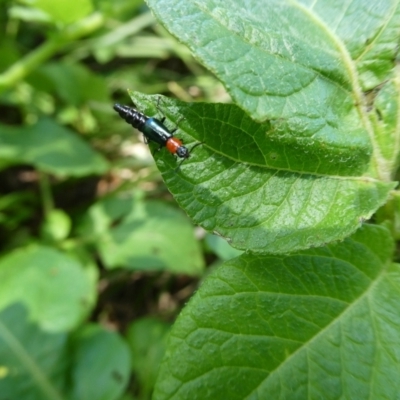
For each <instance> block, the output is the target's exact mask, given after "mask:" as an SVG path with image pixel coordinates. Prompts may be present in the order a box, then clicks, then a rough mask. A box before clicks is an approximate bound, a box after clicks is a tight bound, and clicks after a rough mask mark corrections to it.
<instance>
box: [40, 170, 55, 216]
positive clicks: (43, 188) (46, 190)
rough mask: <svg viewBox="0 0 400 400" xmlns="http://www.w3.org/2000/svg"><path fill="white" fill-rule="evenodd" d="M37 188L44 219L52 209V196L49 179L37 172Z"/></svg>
mask: <svg viewBox="0 0 400 400" xmlns="http://www.w3.org/2000/svg"><path fill="white" fill-rule="evenodd" d="M39 188H40V194H41V196H40V197H41V198H42V207H43V215H44V216H45V217H46V216H47V215H48V214H49V213H50V211H52V210H53V209H54V201H53V195H52V193H51V186H50V182H49V177H48V175H47V174H46V173H45V172H40V171H39Z"/></svg>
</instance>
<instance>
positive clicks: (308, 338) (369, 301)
mask: <svg viewBox="0 0 400 400" xmlns="http://www.w3.org/2000/svg"><path fill="white" fill-rule="evenodd" d="M392 252H393V243H392V240H391V238H390V235H389V232H388V231H387V230H386V229H385V228H383V227H379V226H370V225H365V226H364V227H363V228H362V229H360V230H359V231H357V232H356V233H355V234H354V235H353V236H352V237H350V238H348V239H346V240H345V241H344V242H343V243H339V244H333V245H329V246H326V247H322V248H319V249H313V250H306V251H303V252H299V253H297V254H292V255H287V256H281V257H276V256H260V257H258V256H255V255H250V254H248V255H244V256H241V257H239V258H237V259H234V260H231V261H229V262H227V263H225V264H224V265H223V266H222V267H220V268H219V269H217V270H216V271H215V272H214V273H213V274H212V275H211V276H209V278H208V279H207V280H206V281H205V282H204V284H203V286H202V287H201V288H200V290H199V291H198V292H197V293H196V295H195V296H194V297H193V298H192V300H191V301H190V303H189V304H188V305H187V307H186V308H185V309H184V311H183V312H182V314H181V315H180V317H179V318H178V321H177V322H176V324H175V326H174V328H173V329H172V332H171V335H170V341H169V346H168V349H167V354H166V357H165V359H164V361H163V364H162V367H161V372H160V375H159V379H158V383H157V385H156V393H155V396H154V399H155V400H162V399H175V400H177V399H182V400H186V399H193V398H198V399H210V400H214V399H230V400H236V399H237V400H239V399H244V398H246V399H337V398H348V399H358V400H361V399H394V398H397V397H398V393H399V390H400V383H399V379H398V376H399V374H400V336H399V334H398V332H399V330H400V312H399V307H398V304H399V302H400V266H399V265H391V261H390V260H391V256H392Z"/></svg>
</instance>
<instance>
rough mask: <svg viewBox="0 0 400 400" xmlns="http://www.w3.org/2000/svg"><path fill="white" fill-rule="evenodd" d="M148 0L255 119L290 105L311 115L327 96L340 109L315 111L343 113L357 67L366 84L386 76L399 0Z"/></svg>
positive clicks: (397, 30)
mask: <svg viewBox="0 0 400 400" xmlns="http://www.w3.org/2000/svg"><path fill="white" fill-rule="evenodd" d="M147 3H148V4H149V6H150V7H151V8H152V10H153V12H154V13H155V15H156V17H157V18H158V19H159V20H160V21H161V22H162V23H163V24H164V25H165V26H166V28H167V29H168V30H169V31H170V32H171V33H172V34H174V35H175V36H177V37H178V38H179V40H181V41H182V42H184V43H185V44H186V45H188V46H189V47H190V49H191V50H192V51H193V52H194V54H195V55H196V56H197V57H198V58H199V59H200V60H201V61H202V62H203V63H204V64H205V65H207V66H208V67H209V68H210V69H211V70H212V71H214V72H215V73H216V75H217V76H218V77H219V78H220V79H221V80H222V81H223V82H225V83H226V85H227V88H228V89H229V91H230V92H231V94H232V95H233V97H234V98H235V100H236V101H237V102H238V103H240V104H242V106H243V107H244V108H245V109H247V110H249V111H251V113H252V114H254V115H256V116H257V117H258V118H260V119H264V118H265V117H269V118H271V117H272V115H273V114H275V115H276V116H277V117H283V116H284V115H285V112H289V113H290V114H291V113H292V112H293V111H294V110H293V109H292V106H293V105H294V104H296V108H297V112H296V113H297V115H298V117H299V118H300V119H302V118H304V117H306V116H309V117H311V115H313V114H314V115H315V116H317V115H318V114H319V110H324V109H325V107H326V105H327V104H329V103H331V102H332V103H334V106H333V109H332V111H335V110H336V111H338V113H337V114H336V113H335V112H333V113H331V114H330V115H325V118H324V115H323V114H321V115H319V117H321V118H322V120H325V121H326V122H328V121H329V120H330V122H333V121H334V120H335V119H336V117H339V115H340V114H342V117H343V116H344V115H346V114H347V112H349V111H350V110H351V109H352V106H351V103H353V100H352V99H351V97H352V95H355V98H356V99H357V97H360V95H361V92H360V89H361V86H360V84H359V82H357V72H358V73H359V74H360V77H361V82H362V86H363V88H364V89H370V88H372V87H374V86H377V85H378V84H380V83H381V82H382V81H384V80H385V79H386V78H387V76H388V75H389V74H390V71H391V69H392V68H393V60H394V58H395V54H396V52H397V43H398V37H399V34H400V19H399V14H400V9H399V2H398V1H397V0H380V1H378V2H369V3H365V1H364V0H351V1H344V0H340V1H335V2H332V1H329V0H319V1H310V0H298V1H291V0H283V1H282V0H270V1H267V2H266V1H263V2H259V1H250V2H249V1H244V0H240V1H237V0H228V1H222V0H206V1H202V2H198V1H181V0H172V1H171V0H147ZM300 99H301V101H299V100H300ZM357 100H359V99H357ZM343 101H344V103H345V104H346V105H345V106H344V105H343V104H341V103H342V102H343ZM301 103H303V106H304V107H302V108H298V107H297V106H298V105H299V104H301ZM358 106H361V104H359V105H358ZM346 109H347V112H346ZM303 111H305V114H304V113H303ZM348 116H350V114H348ZM353 116H356V114H353ZM342 117H340V120H342V119H343V118H342ZM348 122H349V123H350V124H351V122H350V121H348ZM342 123H343V121H341V124H342ZM343 132H345V130H344V131H343Z"/></svg>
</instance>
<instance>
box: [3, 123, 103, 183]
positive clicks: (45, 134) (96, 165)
mask: <svg viewBox="0 0 400 400" xmlns="http://www.w3.org/2000/svg"><path fill="white" fill-rule="evenodd" d="M0 159H1V162H0V168H1V167H3V166H7V165H9V164H17V163H19V164H22V163H24V164H32V165H34V166H35V167H36V168H38V169H39V170H41V171H45V172H48V173H51V174H54V175H57V176H60V177H64V176H85V175H90V174H102V173H104V172H105V171H107V169H108V163H107V161H106V160H105V159H104V158H103V156H102V155H100V154H99V153H96V152H95V151H94V150H93V149H92V148H91V147H89V145H88V144H87V143H86V142H84V141H83V140H82V139H81V138H80V137H79V136H77V135H76V134H74V133H73V132H71V131H70V130H68V129H66V128H64V127H63V126H61V125H59V124H57V123H56V122H54V121H52V120H50V119H42V120H40V121H39V122H38V123H37V124H35V125H32V126H29V127H21V128H15V127H10V126H5V125H2V126H0Z"/></svg>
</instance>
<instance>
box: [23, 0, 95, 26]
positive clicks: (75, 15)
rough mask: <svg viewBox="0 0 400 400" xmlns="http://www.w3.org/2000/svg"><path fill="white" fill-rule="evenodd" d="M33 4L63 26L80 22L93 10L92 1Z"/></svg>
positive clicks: (59, 0)
mask: <svg viewBox="0 0 400 400" xmlns="http://www.w3.org/2000/svg"><path fill="white" fill-rule="evenodd" d="M31 4H33V5H34V6H35V7H37V8H38V9H40V10H42V11H44V12H45V13H47V14H48V15H49V16H50V17H51V19H52V20H53V21H54V22H56V23H62V24H69V23H72V22H75V21H79V20H80V19H81V18H83V17H86V16H87V15H88V14H89V13H90V12H91V11H92V10H93V5H92V2H91V0H72V1H71V0H57V1H53V0H33V2H31Z"/></svg>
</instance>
